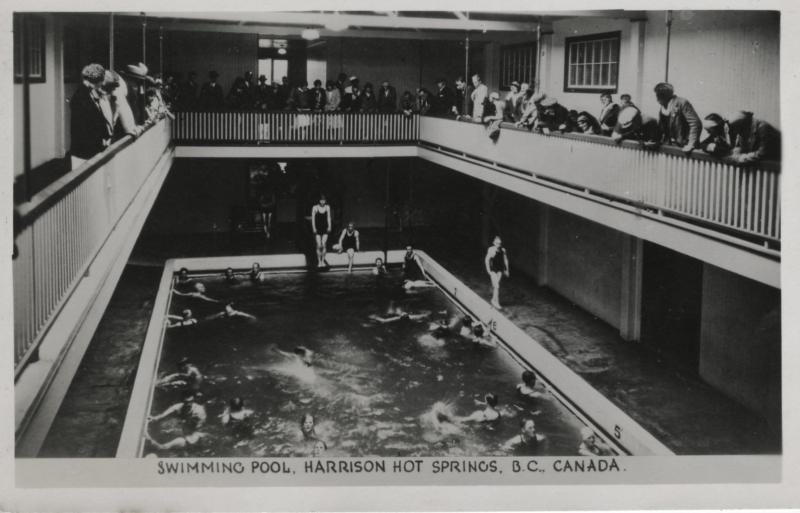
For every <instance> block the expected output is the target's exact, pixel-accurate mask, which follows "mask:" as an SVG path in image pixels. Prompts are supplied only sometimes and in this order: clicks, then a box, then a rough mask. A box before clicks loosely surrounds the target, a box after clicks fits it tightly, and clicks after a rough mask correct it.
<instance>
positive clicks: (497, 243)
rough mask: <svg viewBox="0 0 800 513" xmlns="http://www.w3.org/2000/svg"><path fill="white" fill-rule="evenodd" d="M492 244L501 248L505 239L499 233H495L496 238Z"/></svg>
mask: <svg viewBox="0 0 800 513" xmlns="http://www.w3.org/2000/svg"><path fill="white" fill-rule="evenodd" d="M492 244H494V245H495V246H496V247H498V248H499V247H500V246H501V245H502V244H503V239H501V238H500V236H499V235H495V237H494V240H492Z"/></svg>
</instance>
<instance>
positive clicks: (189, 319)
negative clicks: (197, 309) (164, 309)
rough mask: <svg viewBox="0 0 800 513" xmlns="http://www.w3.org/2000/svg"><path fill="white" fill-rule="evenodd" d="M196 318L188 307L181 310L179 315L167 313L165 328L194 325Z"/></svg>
mask: <svg viewBox="0 0 800 513" xmlns="http://www.w3.org/2000/svg"><path fill="white" fill-rule="evenodd" d="M196 325H197V319H195V318H194V316H193V315H192V311H191V310H189V309H188V308H186V309H184V310H183V311H182V312H181V315H172V314H169V315H167V328H184V327H186V326H196Z"/></svg>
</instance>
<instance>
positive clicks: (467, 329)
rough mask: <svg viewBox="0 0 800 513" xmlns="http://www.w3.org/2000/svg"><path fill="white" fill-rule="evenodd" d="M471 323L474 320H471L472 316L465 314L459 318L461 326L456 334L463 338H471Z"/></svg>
mask: <svg viewBox="0 0 800 513" xmlns="http://www.w3.org/2000/svg"><path fill="white" fill-rule="evenodd" d="M473 324H474V321H473V320H472V317H470V316H469V315H465V316H464V317H462V318H461V328H460V329H459V330H458V334H459V335H461V336H462V337H464V338H467V339H472V327H473Z"/></svg>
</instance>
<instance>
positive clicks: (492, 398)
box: [483, 394, 497, 408]
mask: <svg viewBox="0 0 800 513" xmlns="http://www.w3.org/2000/svg"><path fill="white" fill-rule="evenodd" d="M483 399H484V400H485V401H486V404H488V405H489V406H491V407H492V408H494V407H495V406H497V394H486V395H485V396H484V398H483Z"/></svg>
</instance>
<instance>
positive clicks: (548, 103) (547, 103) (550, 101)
mask: <svg viewBox="0 0 800 513" xmlns="http://www.w3.org/2000/svg"><path fill="white" fill-rule="evenodd" d="M556 103H558V100H556V99H555V98H553V97H550V96H547V97H545V98H544V99H542V101H540V102H539V104H540V105H541V106H542V107H552V106H553V105H555V104H556Z"/></svg>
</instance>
